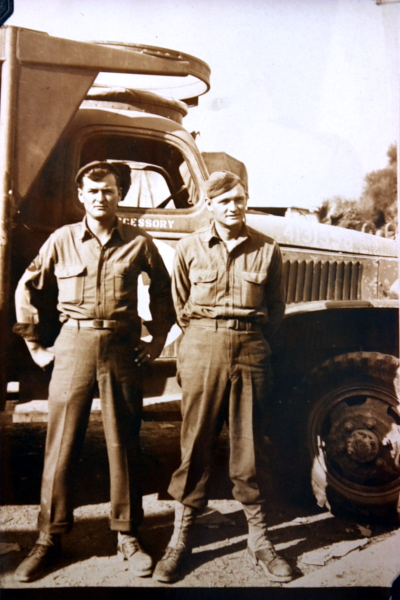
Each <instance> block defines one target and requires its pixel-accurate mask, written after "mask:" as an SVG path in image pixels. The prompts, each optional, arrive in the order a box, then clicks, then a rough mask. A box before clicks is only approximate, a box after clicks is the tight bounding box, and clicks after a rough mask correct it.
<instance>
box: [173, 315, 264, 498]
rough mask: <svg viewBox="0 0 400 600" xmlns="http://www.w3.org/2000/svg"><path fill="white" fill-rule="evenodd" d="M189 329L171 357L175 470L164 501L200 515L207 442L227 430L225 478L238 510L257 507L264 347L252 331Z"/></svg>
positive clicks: (261, 486)
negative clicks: (176, 387)
mask: <svg viewBox="0 0 400 600" xmlns="http://www.w3.org/2000/svg"><path fill="white" fill-rule="evenodd" d="M192 323H193V322H191V324H190V325H189V326H188V328H187V329H186V331H185V334H184V336H183V339H182V341H181V345H180V348H179V352H178V378H179V380H180V384H181V387H182V429H181V464H180V466H179V467H178V469H177V470H176V471H175V472H174V473H173V475H172V478H171V482H170V485H169V488H168V492H169V493H170V495H171V496H172V497H173V498H175V500H178V501H179V502H181V503H182V504H185V505H187V506H191V507H193V508H198V509H202V508H204V506H205V505H206V503H207V484H208V481H209V478H210V469H211V464H212V459H213V452H214V448H215V443H216V440H217V437H218V434H219V433H220V431H221V429H222V426H223V424H224V422H225V421H226V422H227V423H228V426H229V442H230V456H229V476H230V479H231V481H232V483H233V489H232V493H233V497H234V498H235V499H236V500H238V501H240V502H242V503H243V504H258V503H260V504H261V503H262V502H264V500H265V495H266V493H267V490H266V489H265V488H266V486H265V481H266V477H265V475H266V469H267V457H266V452H265V446H266V444H265V441H266V440H265V427H266V421H267V417H268V396H269V395H270V391H271V387H272V370H271V366H270V359H269V356H270V354H271V351H270V347H269V344H268V342H267V341H266V339H265V338H264V336H263V334H262V332H261V331H260V330H252V331H237V330H234V329H228V328H224V329H219V328H218V329H216V328H212V327H209V326H208V327H206V326H205V327H202V326H201V321H199V323H198V324H196V323H195V324H192Z"/></svg>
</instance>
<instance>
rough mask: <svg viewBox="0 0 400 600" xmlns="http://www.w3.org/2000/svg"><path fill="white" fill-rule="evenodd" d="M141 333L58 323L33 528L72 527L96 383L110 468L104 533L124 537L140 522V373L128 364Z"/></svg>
mask: <svg viewBox="0 0 400 600" xmlns="http://www.w3.org/2000/svg"><path fill="white" fill-rule="evenodd" d="M138 341H139V335H138V334H137V335H136V334H132V335H126V336H124V337H121V336H120V335H117V334H116V333H114V332H113V331H110V330H100V329H83V328H82V329H79V330H77V329H73V328H69V327H67V326H66V325H64V326H63V327H62V329H61V332H60V334H59V336H58V338H57V340H56V342H55V345H54V353H55V360H54V369H53V373H52V377H51V381H50V387H49V399H48V405H49V418H48V428H47V437H46V448H45V460H44V469H43V477H42V487H41V501H40V513H39V517H38V527H39V529H40V530H41V531H44V532H46V533H66V532H68V531H69V530H70V529H71V527H72V525H73V508H74V507H73V495H72V489H73V487H72V486H73V483H74V480H75V477H76V476H77V464H78V460H79V456H80V453H81V449H82V446H83V441H84V437H85V433H86V429H87V425H88V421H89V416H90V408H91V404H92V398H93V392H94V389H95V385H96V382H97V384H98V389H99V392H100V401H101V411H102V420H103V426H104V433H105V439H106V445H107V455H108V461H109V468H110V500H111V514H110V527H111V529H112V530H116V531H124V532H130V531H131V530H132V529H134V528H135V527H136V526H137V525H139V524H140V522H141V521H142V519H143V510H142V496H141V492H140V485H139V479H140V477H139V474H138V469H139V462H140V461H139V459H140V444H139V431H140V425H141V412H142V373H141V369H140V368H138V367H137V366H135V363H134V347H135V346H136V344H137V343H138Z"/></svg>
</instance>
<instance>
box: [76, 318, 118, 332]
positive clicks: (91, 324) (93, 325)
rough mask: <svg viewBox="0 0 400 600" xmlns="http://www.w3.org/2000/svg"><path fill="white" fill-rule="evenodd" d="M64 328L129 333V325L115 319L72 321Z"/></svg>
mask: <svg viewBox="0 0 400 600" xmlns="http://www.w3.org/2000/svg"><path fill="white" fill-rule="evenodd" d="M64 327H73V328H74V329H78V330H79V329H81V328H84V329H86V328H88V329H111V330H112V331H118V332H119V331H121V330H124V331H128V329H129V323H127V322H124V321H115V320H113V319H71V318H69V319H68V320H67V321H65V323H64Z"/></svg>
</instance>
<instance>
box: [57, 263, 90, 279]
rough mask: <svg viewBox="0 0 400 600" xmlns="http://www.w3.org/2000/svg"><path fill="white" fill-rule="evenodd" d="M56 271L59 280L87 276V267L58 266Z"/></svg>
mask: <svg viewBox="0 0 400 600" xmlns="http://www.w3.org/2000/svg"><path fill="white" fill-rule="evenodd" d="M54 271H55V274H56V277H57V279H67V278H68V277H78V275H83V274H85V273H86V267H85V265H67V266H63V267H61V266H57V267H56V268H55V270H54Z"/></svg>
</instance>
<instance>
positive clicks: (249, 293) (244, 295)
mask: <svg viewBox="0 0 400 600" xmlns="http://www.w3.org/2000/svg"><path fill="white" fill-rule="evenodd" d="M266 280H267V274H266V273H265V271H264V272H263V271H261V272H259V271H242V272H241V285H240V295H241V305H242V307H243V308H256V307H257V306H260V305H261V304H262V301H263V296H264V285H265V282H266Z"/></svg>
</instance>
